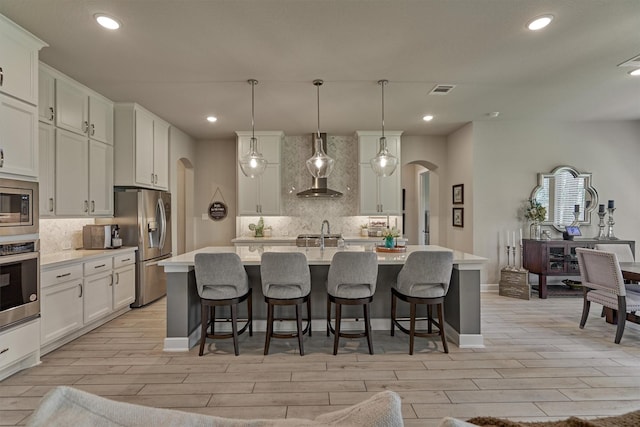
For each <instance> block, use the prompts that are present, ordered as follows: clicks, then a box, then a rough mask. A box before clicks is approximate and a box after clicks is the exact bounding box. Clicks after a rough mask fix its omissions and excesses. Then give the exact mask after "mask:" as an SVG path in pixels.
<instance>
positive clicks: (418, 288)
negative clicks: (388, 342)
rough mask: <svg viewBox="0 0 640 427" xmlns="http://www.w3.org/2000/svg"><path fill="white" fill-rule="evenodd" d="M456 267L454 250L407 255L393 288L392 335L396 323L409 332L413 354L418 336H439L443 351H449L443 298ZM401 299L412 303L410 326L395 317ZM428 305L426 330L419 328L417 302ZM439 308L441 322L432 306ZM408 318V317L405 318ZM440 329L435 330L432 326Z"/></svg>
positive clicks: (411, 352)
mask: <svg viewBox="0 0 640 427" xmlns="http://www.w3.org/2000/svg"><path fill="white" fill-rule="evenodd" d="M452 269H453V252H450V251H419V252H412V253H410V254H409V256H408V257H407V261H406V262H405V264H404V266H403V267H402V270H400V273H398V278H397V281H396V283H394V284H392V287H391V336H394V335H395V329H394V328H395V326H397V327H398V329H400V330H401V331H402V332H404V333H405V334H409V354H413V344H414V340H415V337H429V336H432V335H440V337H441V338H442V345H443V347H444V352H445V353H449V347H447V339H446V337H445V333H444V297H445V296H446V295H447V292H448V290H449V282H450V281H451V271H452ZM396 298H399V299H400V300H402V301H405V302H408V303H409V304H410V309H409V313H410V314H409V322H410V323H409V325H410V326H409V329H406V328H405V327H404V326H402V325H401V324H400V322H399V321H398V319H397V318H396V304H397V300H396ZM418 304H421V305H427V318H426V320H427V331H426V332H425V331H416V320H425V319H416V305H418ZM434 305H436V306H437V308H438V321H437V322H436V321H435V320H434V319H433V315H432V306H434ZM402 320H406V319H402ZM433 324H435V325H436V326H437V327H438V332H436V333H434V332H432V325H433Z"/></svg>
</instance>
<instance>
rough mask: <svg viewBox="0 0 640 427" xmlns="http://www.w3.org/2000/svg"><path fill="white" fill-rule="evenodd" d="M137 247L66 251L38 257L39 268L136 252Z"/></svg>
mask: <svg viewBox="0 0 640 427" xmlns="http://www.w3.org/2000/svg"><path fill="white" fill-rule="evenodd" d="M137 249H138V247H137V246H122V247H120V248H118V249H76V250H68V251H60V252H54V253H51V254H46V255H41V256H40V266H41V267H42V268H52V267H58V266H60V265H64V264H67V263H75V262H78V261H86V260H90V259H93V258H100V257H104V256H113V255H119V254H122V253H126V252H132V251H135V250H137Z"/></svg>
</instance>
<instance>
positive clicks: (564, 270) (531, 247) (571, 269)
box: [522, 239, 635, 298]
mask: <svg viewBox="0 0 640 427" xmlns="http://www.w3.org/2000/svg"><path fill="white" fill-rule="evenodd" d="M598 243H606V244H620V245H629V246H630V247H631V252H633V253H634V256H635V241H633V240H595V239H575V240H532V239H523V240H522V266H523V267H524V268H526V269H527V270H529V273H533V274H537V275H538V296H539V297H540V298H547V296H548V295H549V292H548V289H547V276H579V275H580V267H579V266H578V259H577V257H576V248H590V249H593V248H594V246H595V245H596V244H598Z"/></svg>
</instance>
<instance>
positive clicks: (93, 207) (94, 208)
mask: <svg viewBox="0 0 640 427" xmlns="http://www.w3.org/2000/svg"><path fill="white" fill-rule="evenodd" d="M95 211H96V202H95V200H92V201H91V212H95Z"/></svg>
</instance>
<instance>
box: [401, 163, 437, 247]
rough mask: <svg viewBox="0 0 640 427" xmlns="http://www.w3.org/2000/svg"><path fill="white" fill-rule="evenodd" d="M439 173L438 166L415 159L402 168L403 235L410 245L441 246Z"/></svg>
mask: <svg viewBox="0 0 640 427" xmlns="http://www.w3.org/2000/svg"><path fill="white" fill-rule="evenodd" d="M437 170H438V166H437V165H435V164H434V163H431V162H429V161H426V160H416V161H413V162H410V163H407V164H406V165H404V166H403V167H402V185H403V188H404V191H405V206H404V216H405V217H404V234H405V236H406V238H407V239H408V241H409V244H411V245H423V244H431V245H439V244H441V242H440V232H439V227H440V191H439V185H440V180H439V176H438V172H437Z"/></svg>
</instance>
